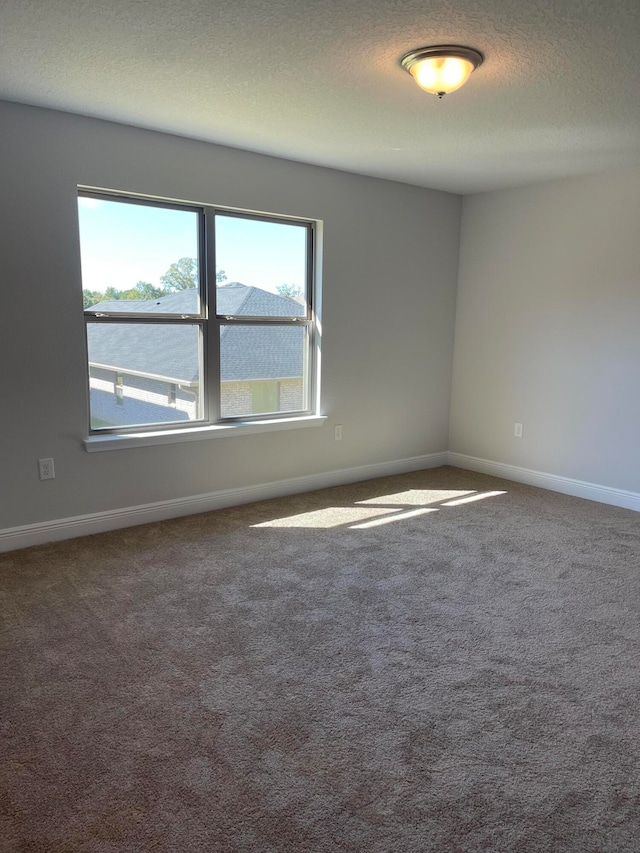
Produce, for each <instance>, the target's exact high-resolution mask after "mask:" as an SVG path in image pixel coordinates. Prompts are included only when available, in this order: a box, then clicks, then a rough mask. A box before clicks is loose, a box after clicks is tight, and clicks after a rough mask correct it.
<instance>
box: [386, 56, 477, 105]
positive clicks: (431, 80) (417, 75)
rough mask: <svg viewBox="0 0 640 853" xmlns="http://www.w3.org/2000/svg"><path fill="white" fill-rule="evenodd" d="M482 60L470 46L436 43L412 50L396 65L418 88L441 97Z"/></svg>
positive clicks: (464, 79)
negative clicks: (398, 65) (437, 44)
mask: <svg viewBox="0 0 640 853" xmlns="http://www.w3.org/2000/svg"><path fill="white" fill-rule="evenodd" d="M483 59H484V58H483V56H482V54H481V53H478V51H477V50H473V49H472V48H470V47H459V46H457V45H439V46H438V47H422V48H420V49H419V50H412V51H411V52H410V53H407V54H406V55H405V56H403V57H402V60H401V63H400V64H401V65H402V67H403V68H404V69H405V71H408V72H409V74H411V76H412V77H413V79H414V80H415V81H416V83H417V84H418V86H420V88H421V89H424V90H425V92H431V94H433V95H437V96H438V97H439V98H442V97H443V95H448V94H449V92H455V90H456V89H459V88H460V87H461V86H462V85H464V84H465V83H466V82H467V80H468V79H469V75H470V74H471V72H472V71H474V70H475V69H476V68H477V67H478V66H479V65H481V64H482V62H483Z"/></svg>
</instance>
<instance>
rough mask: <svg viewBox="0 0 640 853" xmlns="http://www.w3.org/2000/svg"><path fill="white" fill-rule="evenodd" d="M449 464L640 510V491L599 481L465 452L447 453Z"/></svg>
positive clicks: (553, 490)
mask: <svg viewBox="0 0 640 853" xmlns="http://www.w3.org/2000/svg"><path fill="white" fill-rule="evenodd" d="M447 458H448V464H449V465H453V466H454V467H456V468H466V469H467V470H469V471H478V472H479V473H481V474H492V475H493V476H494V477H502V478H503V479H505V480H514V481H515V482H516V483H526V484H527V485H528V486H539V487H540V488H541V489H550V490H551V491H552V492H562V494H564V495H572V496H573V497H576V498H586V499H587V500H589V501H598V502H599V503H604V504H610V505H611V506H619V507H623V508H624V509H634V510H636V512H640V494H638V493H637V492H627V491H624V489H612V488H610V487H609V486H598V485H597V484H596V483H586V482H584V481H583V480H572V479H571V478H570V477H559V476H557V475H556V474H545V473H544V472H542V471H532V470H530V469H529V468H520V467H519V466H518V465H506V464H505V463H503V462H492V461H491V460H489V459H478V458H476V457H475V456H466V455H465V454H463V453H453V452H452V451H449V453H448V454H447Z"/></svg>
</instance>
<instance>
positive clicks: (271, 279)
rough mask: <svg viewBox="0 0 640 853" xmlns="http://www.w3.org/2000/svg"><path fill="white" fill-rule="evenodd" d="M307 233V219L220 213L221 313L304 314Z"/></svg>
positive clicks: (217, 262)
mask: <svg viewBox="0 0 640 853" xmlns="http://www.w3.org/2000/svg"><path fill="white" fill-rule="evenodd" d="M307 235H308V228H307V226H306V225H303V224H293V223H285V222H265V221H263V220H260V219H247V218H245V217H241V216H224V215H222V214H217V215H216V267H217V274H216V278H217V283H218V287H217V309H216V310H217V314H218V315H219V316H223V317H224V316H230V315H238V314H240V315H243V316H252V317H301V316H305V315H306V313H307V302H306V294H307Z"/></svg>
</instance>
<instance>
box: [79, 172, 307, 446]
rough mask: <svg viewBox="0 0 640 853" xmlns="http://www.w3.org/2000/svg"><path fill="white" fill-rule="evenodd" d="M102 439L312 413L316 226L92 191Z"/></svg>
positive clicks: (96, 398)
mask: <svg viewBox="0 0 640 853" xmlns="http://www.w3.org/2000/svg"><path fill="white" fill-rule="evenodd" d="M78 211H79V214H78V215H79V229H80V253H81V261H82V285H83V299H84V318H85V328H86V344H87V377H88V388H89V410H90V424H89V435H90V437H91V436H100V435H104V436H109V435H112V434H117V435H122V434H124V435H128V434H129V435H135V434H136V433H141V432H142V431H144V432H145V433H148V432H149V431H151V432H153V431H160V430H167V429H171V430H172V431H173V430H181V429H187V428H193V427H202V426H207V425H217V424H218V425H219V424H224V425H231V424H234V423H237V422H242V423H243V424H244V423H247V422H256V423H260V421H261V420H265V419H268V420H269V421H270V422H271V421H273V420H274V419H285V418H291V417H293V416H308V415H311V414H313V401H314V400H315V382H314V377H315V372H314V341H315V316H314V223H313V222H311V221H307V220H300V219H294V218H288V217H279V216H265V215H262V214H253V213H247V212H244V211H234V210H227V209H219V208H215V207H212V206H204V205H195V204H194V205H189V204H183V203H172V202H167V201H160V200H155V199H146V198H139V197H129V196H124V195H121V194H115V193H108V192H104V191H94V190H90V189H83V188H81V189H79V193H78Z"/></svg>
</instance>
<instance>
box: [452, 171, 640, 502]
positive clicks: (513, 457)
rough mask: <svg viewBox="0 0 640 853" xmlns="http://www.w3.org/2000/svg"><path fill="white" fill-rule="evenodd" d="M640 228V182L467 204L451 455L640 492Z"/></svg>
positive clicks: (587, 183)
mask: <svg viewBox="0 0 640 853" xmlns="http://www.w3.org/2000/svg"><path fill="white" fill-rule="evenodd" d="M639 223H640V171H634V172H626V173H611V174H608V175H603V176H598V177H589V178H583V179H575V180H567V181H561V182H557V183H556V182H554V183H550V184H546V185H541V186H536V187H530V188H526V189H519V190H509V191H504V192H497V193H488V194H482V195H477V196H470V197H467V198H465V199H464V204H463V219H462V236H461V254H460V273H459V286H458V300H457V319H456V343H455V356H454V369H453V395H452V404H451V431H450V442H449V449H450V450H452V451H455V452H458V453H464V454H468V455H470V456H475V457H479V458H482V459H488V460H492V461H497V462H503V463H507V464H512V465H518V466H523V467H525V468H531V469H534V470H537V471H543V472H548V473H553V474H555V475H559V476H564V477H571V478H575V479H579V480H584V481H587V482H591V483H597V484H599V485H604V486H609V487H612V488H619V489H627V490H630V491H635V492H638V491H640V441H639V439H640V225H639ZM516 421H520V422H522V423H523V424H524V435H523V438H522V439H520V440H518V439H516V438H514V436H513V426H514V422H516Z"/></svg>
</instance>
